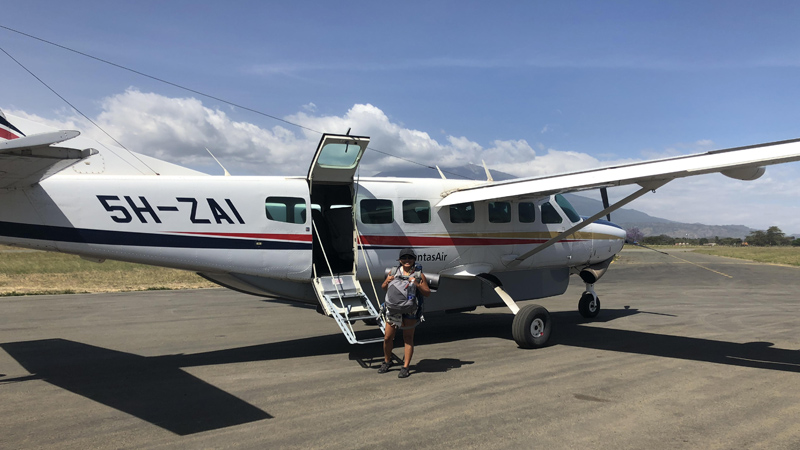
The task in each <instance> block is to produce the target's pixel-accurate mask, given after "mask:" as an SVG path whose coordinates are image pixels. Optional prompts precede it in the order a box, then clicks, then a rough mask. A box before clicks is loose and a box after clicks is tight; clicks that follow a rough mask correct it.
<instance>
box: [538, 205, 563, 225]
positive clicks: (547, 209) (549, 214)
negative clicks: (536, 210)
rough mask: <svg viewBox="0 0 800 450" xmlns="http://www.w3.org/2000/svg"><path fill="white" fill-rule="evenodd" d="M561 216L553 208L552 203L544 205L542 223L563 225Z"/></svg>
mask: <svg viewBox="0 0 800 450" xmlns="http://www.w3.org/2000/svg"><path fill="white" fill-rule="evenodd" d="M561 222H563V219H561V215H560V214H559V213H558V211H556V209H555V208H553V205H551V204H550V202H544V203H542V223H561Z"/></svg>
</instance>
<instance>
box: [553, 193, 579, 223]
mask: <svg viewBox="0 0 800 450" xmlns="http://www.w3.org/2000/svg"><path fill="white" fill-rule="evenodd" d="M556 203H558V206H560V207H561V209H562V210H563V211H564V214H566V215H567V218H568V219H569V221H570V222H572V223H576V222H580V221H581V215H580V214H578V212H577V211H575V208H573V207H572V204H570V202H569V201H568V200H567V199H566V198H565V197H564V196H563V195H561V194H556Z"/></svg>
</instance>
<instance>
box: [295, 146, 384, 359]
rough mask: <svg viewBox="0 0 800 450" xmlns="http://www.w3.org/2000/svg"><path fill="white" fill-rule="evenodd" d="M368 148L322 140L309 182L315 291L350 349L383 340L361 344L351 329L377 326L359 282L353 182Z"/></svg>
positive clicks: (363, 340) (375, 318)
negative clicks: (359, 322) (358, 322)
mask: <svg viewBox="0 0 800 450" xmlns="http://www.w3.org/2000/svg"><path fill="white" fill-rule="evenodd" d="M368 144H369V138H368V137H359V136H348V135H333V134H324V135H322V139H320V141H319V146H318V147H317V152H316V154H315V155H314V160H313V161H312V162H311V167H310V168H309V169H308V177H307V178H308V188H309V192H310V198H311V219H312V220H311V226H312V230H311V234H312V236H313V248H314V251H313V265H312V267H313V277H314V291H315V293H316V295H317V299H318V300H319V303H320V306H321V308H322V312H323V313H325V314H326V315H327V316H329V317H333V318H334V319H335V320H336V323H337V324H338V325H339V328H341V329H342V332H343V333H344V335H345V337H346V338H347V340H348V341H349V342H350V343H351V344H366V343H369V342H376V341H382V340H383V338H376V339H366V340H365V339H358V338H357V337H356V335H355V331H354V330H353V327H352V322H354V321H356V320H370V321H376V320H378V312H377V310H376V309H375V307H374V305H372V303H371V302H370V301H369V299H368V298H367V296H366V295H365V294H364V291H363V290H362V289H361V285H360V284H359V283H358V280H356V261H358V258H356V250H357V248H356V224H355V216H354V214H353V201H354V199H353V192H354V190H353V176H354V175H355V172H356V170H358V163H359V162H360V161H361V157H362V156H363V155H364V151H365V150H366V149H367V145H368ZM381 325H382V324H381ZM381 328H383V327H381Z"/></svg>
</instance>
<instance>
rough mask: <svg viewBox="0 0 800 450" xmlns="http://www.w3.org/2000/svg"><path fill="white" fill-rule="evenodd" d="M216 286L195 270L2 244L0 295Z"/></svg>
mask: <svg viewBox="0 0 800 450" xmlns="http://www.w3.org/2000/svg"><path fill="white" fill-rule="evenodd" d="M215 286H216V285H215V284H213V283H210V282H208V281H206V280H204V279H203V278H200V277H199V276H197V275H196V274H195V273H193V272H187V271H183V270H174V269H164V268H161V267H152V266H144V265H141V264H130V263H123V262H118V261H106V262H103V263H100V264H98V263H95V262H91V261H86V260H83V259H81V258H79V257H77V256H74V255H66V254H63V253H54V252H41V251H35V250H24V249H19V248H16V247H5V246H0V296H9V295H36V294H68V293H88V292H122V291H146V290H158V289H197V288H209V287H215Z"/></svg>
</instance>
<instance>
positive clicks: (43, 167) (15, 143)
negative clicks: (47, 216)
mask: <svg viewBox="0 0 800 450" xmlns="http://www.w3.org/2000/svg"><path fill="white" fill-rule="evenodd" d="M78 135H80V132H78V131H70V130H62V131H53V132H48V133H41V134H34V135H31V136H26V137H21V138H18V139H12V140H9V141H2V142H0V189H11V188H23V187H28V186H32V185H34V184H36V183H38V182H40V181H42V180H44V179H45V178H47V177H49V176H51V175H53V174H56V173H58V172H60V171H62V170H64V169H66V168H67V167H70V166H71V165H73V164H75V163H77V162H78V161H81V160H83V159H86V158H88V157H90V156H92V155H94V154H96V153H98V152H97V150H95V149H91V148H89V149H83V150H80V149H76V148H69V147H52V145H53V144H57V143H59V142H63V141H66V140H68V139H72V138H74V137H77V136H78Z"/></svg>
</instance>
